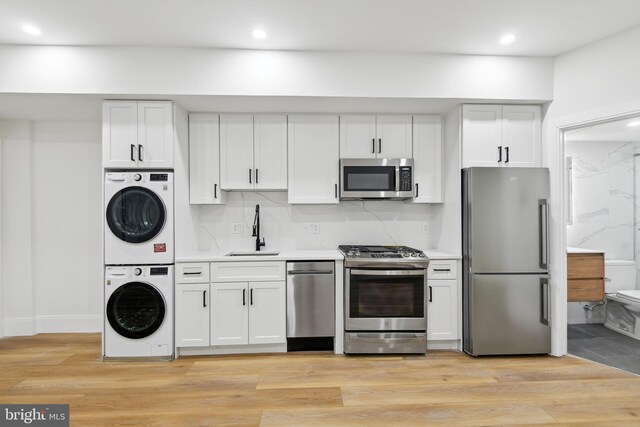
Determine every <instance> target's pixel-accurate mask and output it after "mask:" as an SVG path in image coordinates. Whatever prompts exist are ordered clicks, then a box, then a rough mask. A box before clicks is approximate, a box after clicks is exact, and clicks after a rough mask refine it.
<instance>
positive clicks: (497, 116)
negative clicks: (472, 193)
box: [462, 105, 541, 168]
mask: <svg viewBox="0 0 640 427" xmlns="http://www.w3.org/2000/svg"><path fill="white" fill-rule="evenodd" d="M540 128H541V112H540V107H539V106H537V105H504V106H503V105H463V106H462V167H465V168H466V167H471V166H520V167H522V166H529V167H538V166H541V159H540V150H541V148H540V147H541V143H540Z"/></svg>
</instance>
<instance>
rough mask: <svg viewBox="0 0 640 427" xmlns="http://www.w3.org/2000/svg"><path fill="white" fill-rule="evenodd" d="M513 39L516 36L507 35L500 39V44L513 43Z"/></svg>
mask: <svg viewBox="0 0 640 427" xmlns="http://www.w3.org/2000/svg"><path fill="white" fill-rule="evenodd" d="M515 39H516V36H514V35H513V34H507V35H504V36H502V38H500V44H511V43H513V42H514V40H515Z"/></svg>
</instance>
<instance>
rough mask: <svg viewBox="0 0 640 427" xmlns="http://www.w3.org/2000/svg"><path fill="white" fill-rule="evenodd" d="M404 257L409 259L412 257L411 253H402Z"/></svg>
mask: <svg viewBox="0 0 640 427" xmlns="http://www.w3.org/2000/svg"><path fill="white" fill-rule="evenodd" d="M402 256H403V257H405V258H409V257H410V256H411V253H410V252H402Z"/></svg>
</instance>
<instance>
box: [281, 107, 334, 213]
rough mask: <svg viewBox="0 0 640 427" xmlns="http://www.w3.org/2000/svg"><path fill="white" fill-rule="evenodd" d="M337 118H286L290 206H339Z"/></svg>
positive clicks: (325, 116)
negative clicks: (296, 204)
mask: <svg viewBox="0 0 640 427" xmlns="http://www.w3.org/2000/svg"><path fill="white" fill-rule="evenodd" d="M338 134H339V129H338V116H331V115H292V116H289V130H288V141H289V143H288V145H289V150H288V152H289V163H288V164H289V174H288V176H289V203H292V204H295V203H300V204H303V203H305V204H335V203H338V182H339V174H338V160H339V140H338Z"/></svg>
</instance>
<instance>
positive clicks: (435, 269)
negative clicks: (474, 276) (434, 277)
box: [433, 268, 451, 272]
mask: <svg viewBox="0 0 640 427" xmlns="http://www.w3.org/2000/svg"><path fill="white" fill-rule="evenodd" d="M433 271H439V272H445V271H451V269H450V268H434V269H433Z"/></svg>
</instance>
